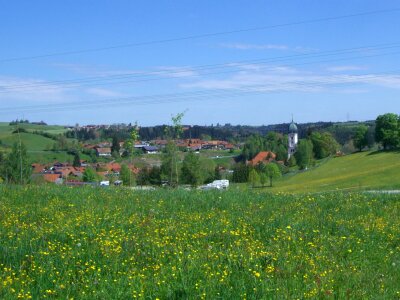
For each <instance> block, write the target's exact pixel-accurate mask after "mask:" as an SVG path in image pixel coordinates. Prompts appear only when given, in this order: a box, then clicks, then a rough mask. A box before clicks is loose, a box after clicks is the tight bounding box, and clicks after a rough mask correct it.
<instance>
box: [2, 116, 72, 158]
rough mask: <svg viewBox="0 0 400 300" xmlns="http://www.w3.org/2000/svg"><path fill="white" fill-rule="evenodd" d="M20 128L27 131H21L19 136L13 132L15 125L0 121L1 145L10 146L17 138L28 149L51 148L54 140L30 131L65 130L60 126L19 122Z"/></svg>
mask: <svg viewBox="0 0 400 300" xmlns="http://www.w3.org/2000/svg"><path fill="white" fill-rule="evenodd" d="M20 127H21V128H24V129H25V130H26V131H27V132H21V133H20V137H18V134H16V133H13V131H14V130H15V128H16V127H15V126H9V125H8V123H0V140H1V145H0V146H3V147H8V148H9V147H11V146H12V145H13V143H14V142H18V141H19V138H21V141H22V142H23V143H24V144H25V146H26V147H27V149H28V151H39V150H45V149H46V148H49V147H50V148H51V147H52V146H53V144H54V140H52V139H50V138H47V137H44V136H41V135H38V134H33V133H31V132H32V131H35V130H37V131H44V132H48V133H52V134H59V133H63V132H65V129H64V127H62V126H44V125H32V124H21V125H20Z"/></svg>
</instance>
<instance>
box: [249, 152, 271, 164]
mask: <svg viewBox="0 0 400 300" xmlns="http://www.w3.org/2000/svg"><path fill="white" fill-rule="evenodd" d="M275 158H276V154H275V153H273V152H271V151H262V152H259V153H258V154H257V155H256V156H255V157H254V158H253V159H252V160H250V161H249V164H251V165H252V166H256V165H258V164H259V163H260V162H271V161H273V160H275Z"/></svg>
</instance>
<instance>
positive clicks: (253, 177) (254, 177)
mask: <svg viewBox="0 0 400 300" xmlns="http://www.w3.org/2000/svg"><path fill="white" fill-rule="evenodd" d="M259 181H260V175H258V172H257V171H256V169H251V170H250V173H249V183H251V186H252V187H253V188H254V187H255V186H256V185H257V183H258V182H259Z"/></svg>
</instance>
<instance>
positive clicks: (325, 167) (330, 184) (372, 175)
mask: <svg viewBox="0 0 400 300" xmlns="http://www.w3.org/2000/svg"><path fill="white" fill-rule="evenodd" d="M394 188H397V189H398V188H400V153H399V152H361V153H355V154H351V155H347V156H343V157H337V158H332V159H330V160H328V161H327V162H326V163H324V164H322V165H320V166H319V167H316V168H314V169H310V170H308V171H304V172H300V173H298V174H296V175H293V176H291V175H289V176H285V177H283V178H282V179H281V180H279V181H277V182H276V185H275V187H274V188H273V190H277V191H278V190H279V191H284V192H319V191H329V190H335V189H394Z"/></svg>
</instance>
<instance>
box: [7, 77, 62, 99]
mask: <svg viewBox="0 0 400 300" xmlns="http://www.w3.org/2000/svg"><path fill="white" fill-rule="evenodd" d="M69 90H70V89H69V88H66V87H65V86H62V85H60V84H55V83H51V82H49V81H46V80H42V79H33V78H16V77H7V76H0V100H1V101H4V100H16V101H19V100H21V101H29V102H32V101H35V102H45V101H47V102H48V101H52V102H55V101H62V100H64V99H65V96H66V93H67V92H68V91H69Z"/></svg>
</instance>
